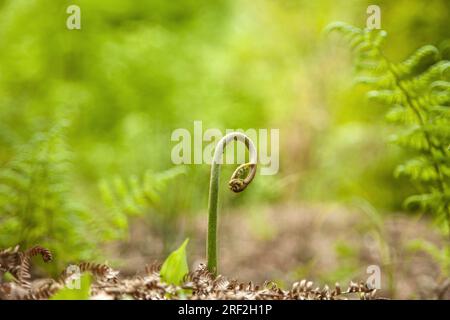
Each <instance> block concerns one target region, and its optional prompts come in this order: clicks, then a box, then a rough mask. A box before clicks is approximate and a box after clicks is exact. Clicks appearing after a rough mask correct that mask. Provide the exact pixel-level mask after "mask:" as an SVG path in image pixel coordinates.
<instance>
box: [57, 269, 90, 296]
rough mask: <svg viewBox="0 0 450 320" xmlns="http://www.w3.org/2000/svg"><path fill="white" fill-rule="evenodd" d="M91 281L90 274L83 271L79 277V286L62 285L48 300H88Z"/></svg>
mask: <svg viewBox="0 0 450 320" xmlns="http://www.w3.org/2000/svg"><path fill="white" fill-rule="evenodd" d="M91 283H92V276H91V275H90V274H89V273H83V274H82V275H81V277H80V288H68V287H64V288H62V289H60V290H58V292H56V293H55V294H54V295H53V296H51V297H50V300H89V297H90V295H91Z"/></svg>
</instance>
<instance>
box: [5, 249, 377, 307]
mask: <svg viewBox="0 0 450 320" xmlns="http://www.w3.org/2000/svg"><path fill="white" fill-rule="evenodd" d="M36 255H41V256H42V258H43V260H44V261H46V262H48V261H51V260H52V255H51V253H50V251H49V250H47V249H45V248H42V247H39V246H36V247H33V248H31V249H29V250H27V251H25V253H23V252H20V251H19V248H18V247H16V248H13V249H12V248H10V249H7V250H3V251H0V271H1V272H7V271H8V272H10V273H11V274H12V275H13V276H14V277H15V281H11V282H6V283H1V282H0V299H17V300H21V299H28V300H41V299H48V298H49V297H51V296H52V295H53V294H55V293H56V292H57V291H58V290H59V289H61V288H63V287H64V286H65V283H66V280H67V279H68V278H69V277H70V276H71V273H70V272H69V270H68V269H66V270H64V272H63V273H62V274H61V276H60V278H59V279H58V280H57V281H55V280H53V279H43V280H35V281H31V275H30V267H31V257H33V256H36ZM76 267H77V270H78V271H79V272H80V273H83V272H90V273H91V274H92V275H93V276H94V280H93V283H92V284H91V299H138V300H167V299H193V300H211V299H213V300H214V299H226V300H242V299H244V300H342V299H363V300H366V299H377V297H376V290H375V289H371V288H369V287H368V286H367V285H366V284H365V283H364V282H360V283H355V282H350V284H349V286H348V288H347V289H346V290H342V289H341V287H340V285H339V284H338V283H336V285H335V286H334V287H333V289H330V287H328V286H324V287H322V288H321V287H317V286H314V283H313V282H312V281H307V280H305V279H304V280H301V281H299V282H295V283H294V284H293V285H292V286H291V287H290V288H289V289H287V290H286V289H282V288H279V287H278V285H277V284H276V283H274V282H271V281H266V282H265V283H264V284H262V285H256V284H254V283H253V282H246V283H241V282H238V281H236V280H229V279H227V278H226V277H224V276H222V275H219V276H214V275H213V274H212V273H211V272H209V271H208V269H207V268H206V266H205V265H204V264H200V265H199V266H198V267H197V269H196V270H194V271H192V272H190V273H188V274H187V275H186V276H185V277H184V281H183V284H182V285H180V286H175V285H171V284H167V283H164V282H163V281H162V280H161V277H160V274H159V272H160V269H161V264H159V263H153V264H150V265H147V266H145V272H144V274H143V275H137V276H134V277H129V278H124V279H120V278H118V276H117V275H118V273H119V272H118V271H115V270H114V269H112V268H111V267H109V266H108V265H106V264H97V263H89V262H83V263H79V264H77V265H76ZM72 270H73V269H72Z"/></svg>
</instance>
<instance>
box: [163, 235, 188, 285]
mask: <svg viewBox="0 0 450 320" xmlns="http://www.w3.org/2000/svg"><path fill="white" fill-rule="evenodd" d="M188 242H189V239H186V240H184V242H183V244H182V245H181V246H180V247H179V248H178V249H177V250H175V251H174V252H172V253H171V254H170V255H169V256H168V257H167V259H166V261H164V263H163V265H162V267H161V272H160V274H161V279H162V280H163V281H164V282H166V283H169V284H174V285H180V284H181V283H182V281H183V278H184V276H185V275H186V274H187V273H188V272H189V267H188V264H187V258H186V246H187V244H188Z"/></svg>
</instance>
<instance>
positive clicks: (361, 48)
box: [328, 22, 450, 241]
mask: <svg viewBox="0 0 450 320" xmlns="http://www.w3.org/2000/svg"><path fill="white" fill-rule="evenodd" d="M328 28H329V30H337V31H339V32H340V33H341V34H343V35H344V36H345V37H346V38H347V39H348V40H349V42H350V45H351V47H352V49H353V50H354V52H355V54H356V68H357V71H358V72H359V74H360V77H358V80H359V81H358V82H362V83H365V84H367V85H369V86H371V87H372V88H373V90H372V91H370V92H369V93H368V96H369V97H370V98H372V99H375V100H377V101H379V102H381V103H383V104H386V105H389V106H390V110H389V112H388V115H387V118H388V120H390V121H392V122H394V123H397V124H399V125H400V126H401V128H403V132H401V133H399V134H398V135H396V136H395V137H394V142H396V143H397V144H398V145H400V146H402V147H404V148H406V149H409V150H411V151H412V152H413V154H414V157H413V158H412V159H410V160H408V161H407V162H406V163H404V164H401V165H399V166H398V167H397V169H396V175H405V176H407V177H409V178H410V179H411V180H412V181H414V182H415V184H416V185H417V186H418V190H419V193H418V194H417V195H413V196H410V197H409V198H407V199H406V202H405V203H406V205H408V206H409V205H416V206H417V205H418V206H420V207H421V208H422V209H424V210H427V211H430V212H432V213H434V214H435V215H436V216H437V218H438V220H439V221H442V222H445V226H446V229H447V233H448V235H449V241H450V187H449V180H450V150H449V144H450V61H448V60H446V57H445V52H446V51H447V52H448V43H447V48H445V47H444V48H443V49H444V50H441V51H440V50H438V49H437V48H436V47H434V46H431V45H426V46H424V47H422V48H420V49H418V50H417V51H416V52H414V53H413V54H412V55H411V56H410V57H409V58H408V59H406V60H405V61H403V62H400V63H393V62H391V61H389V60H388V59H387V58H386V56H385V55H384V53H383V51H382V49H381V47H382V44H383V41H384V39H385V37H386V32H385V31H383V30H367V29H365V30H362V29H359V28H356V27H353V26H351V25H348V24H345V23H342V22H338V23H334V24H332V25H330V26H329V27H328Z"/></svg>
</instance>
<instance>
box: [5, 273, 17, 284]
mask: <svg viewBox="0 0 450 320" xmlns="http://www.w3.org/2000/svg"><path fill="white" fill-rule="evenodd" d="M14 279H15V278H14V276H13V275H12V274H11V273H9V272H5V273H4V274H3V281H5V282H11V281H14Z"/></svg>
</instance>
